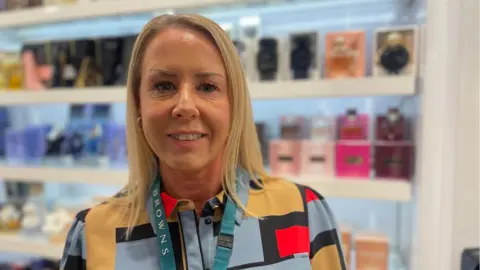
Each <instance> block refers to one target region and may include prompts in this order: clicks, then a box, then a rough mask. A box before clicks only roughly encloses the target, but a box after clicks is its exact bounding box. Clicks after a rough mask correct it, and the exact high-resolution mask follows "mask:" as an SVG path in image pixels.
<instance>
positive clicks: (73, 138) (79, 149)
mask: <svg viewBox="0 0 480 270" xmlns="http://www.w3.org/2000/svg"><path fill="white" fill-rule="evenodd" d="M84 148H85V142H84V138H83V134H82V133H80V132H79V131H74V132H72V134H70V136H68V140H67V141H66V153H67V154H69V155H72V157H73V158H74V159H78V158H80V157H81V156H82V154H83V151H84Z"/></svg>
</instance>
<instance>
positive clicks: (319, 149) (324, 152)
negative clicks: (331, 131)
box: [300, 140, 335, 176]
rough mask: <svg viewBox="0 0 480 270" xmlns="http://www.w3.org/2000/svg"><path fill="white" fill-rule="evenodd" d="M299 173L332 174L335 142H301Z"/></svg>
mask: <svg viewBox="0 0 480 270" xmlns="http://www.w3.org/2000/svg"><path fill="white" fill-rule="evenodd" d="M300 152H301V157H300V159H301V173H302V174H316V175H327V176H332V175H333V172H334V167H333V164H334V152H335V143H334V142H333V141H315V140H304V141H302V142H301V150H300Z"/></svg>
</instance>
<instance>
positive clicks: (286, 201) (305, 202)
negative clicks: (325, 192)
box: [248, 176, 324, 216]
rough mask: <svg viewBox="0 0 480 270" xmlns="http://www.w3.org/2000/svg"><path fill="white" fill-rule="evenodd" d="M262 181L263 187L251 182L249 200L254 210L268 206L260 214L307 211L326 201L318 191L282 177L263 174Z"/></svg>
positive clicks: (250, 206) (249, 204)
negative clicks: (264, 211) (266, 210)
mask: <svg viewBox="0 0 480 270" xmlns="http://www.w3.org/2000/svg"><path fill="white" fill-rule="evenodd" d="M260 182H261V184H262V187H258V186H257V185H256V184H255V183H254V182H253V181H252V182H251V188H250V193H249V200H248V206H249V209H251V210H252V211H253V212H255V209H256V208H257V209H264V208H268V212H266V213H259V215H260V216H262V215H283V214H288V213H289V212H295V213H307V212H309V211H310V210H316V209H314V207H313V206H312V205H316V204H322V203H323V202H324V198H323V196H322V195H320V194H319V193H318V192H317V191H314V190H313V189H311V188H309V187H306V186H303V185H300V184H297V183H294V182H292V181H288V180H286V179H284V178H281V177H273V176H263V177H262V179H261V180H260ZM261 212H263V211H261ZM307 214H308V213H307Z"/></svg>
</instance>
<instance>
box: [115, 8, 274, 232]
mask: <svg viewBox="0 0 480 270" xmlns="http://www.w3.org/2000/svg"><path fill="white" fill-rule="evenodd" d="M170 27H186V28H190V29H194V30H196V31H199V32H201V33H203V34H204V35H206V36H207V37H208V38H210V39H211V41H212V43H213V44H214V45H215V46H216V47H217V48H218V50H219V52H220V54H221V55H222V58H223V63H224V65H225V70H226V73H227V84H228V95H229V96H228V97H229V101H230V110H231V120H230V121H231V125H230V131H229V136H228V139H227V144H226V148H225V153H224V160H223V165H222V175H223V182H222V186H223V190H224V191H225V192H227V193H228V194H229V195H230V197H231V198H232V199H233V201H234V202H235V203H236V204H237V205H238V206H239V207H240V208H241V209H243V210H244V211H246V212H249V211H248V210H247V209H246V206H245V205H242V204H241V202H240V199H239V198H238V194H237V193H236V187H235V184H236V170H237V168H238V167H239V166H241V167H242V168H243V169H245V170H246V171H247V172H248V173H249V175H250V177H251V179H252V180H253V181H255V182H256V184H257V185H260V186H262V185H261V183H260V182H259V181H258V180H257V177H260V178H261V177H263V176H264V175H266V173H265V171H264V167H263V160H262V155H261V152H260V145H259V141H258V136H257V132H256V128H255V123H254V120H253V113H252V106H251V100H250V95H249V92H248V87H247V82H246V79H245V75H244V72H243V69H242V64H241V62H240V58H239V56H238V53H237V50H236V48H235V46H234V44H233V43H232V41H231V40H230V38H229V37H228V35H227V33H226V32H225V31H224V30H223V29H222V28H221V27H220V26H219V25H217V24H216V23H215V22H213V21H211V20H210V19H207V18H205V17H202V16H200V15H162V16H159V17H156V18H154V19H152V20H151V21H150V22H148V23H147V24H146V25H145V26H144V27H143V29H142V31H141V32H140V34H139V35H138V37H137V40H136V42H135V45H134V48H133V52H132V56H131V60H130V65H129V71H128V82H127V115H126V117H127V119H126V132H127V151H128V161H129V180H128V183H127V185H126V187H125V189H124V191H123V194H124V196H122V197H121V198H116V199H113V201H114V202H117V203H120V202H123V204H127V206H128V207H127V208H126V211H127V212H126V214H127V217H128V228H129V233H130V232H131V230H132V228H133V226H134V225H135V224H136V223H137V222H138V220H139V217H140V214H141V213H142V211H144V209H145V204H146V201H147V198H148V196H149V191H150V187H151V185H152V181H153V180H154V179H155V174H156V173H158V168H157V164H156V161H155V159H156V158H155V154H154V153H153V151H152V149H151V148H150V146H149V145H148V143H147V141H146V139H145V136H144V133H143V131H142V129H141V127H139V125H138V117H139V116H140V115H139V106H140V103H139V100H140V99H139V91H140V81H141V80H140V79H141V76H142V74H141V65H142V60H143V57H144V53H145V50H146V48H147V46H149V44H150V42H151V40H152V39H153V38H154V37H155V36H156V35H157V34H158V33H159V32H160V31H162V30H163V29H166V28H170ZM129 233H127V235H128V234H129Z"/></svg>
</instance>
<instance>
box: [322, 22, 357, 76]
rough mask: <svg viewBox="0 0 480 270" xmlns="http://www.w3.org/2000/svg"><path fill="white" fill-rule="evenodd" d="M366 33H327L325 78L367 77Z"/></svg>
mask: <svg viewBox="0 0 480 270" xmlns="http://www.w3.org/2000/svg"><path fill="white" fill-rule="evenodd" d="M365 43H366V41H365V32H364V31H351V32H338V33H327V35H326V37H325V77H326V78H345V77H363V76H365V65H366V63H365V53H366V52H365V50H366V46H365Z"/></svg>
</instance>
